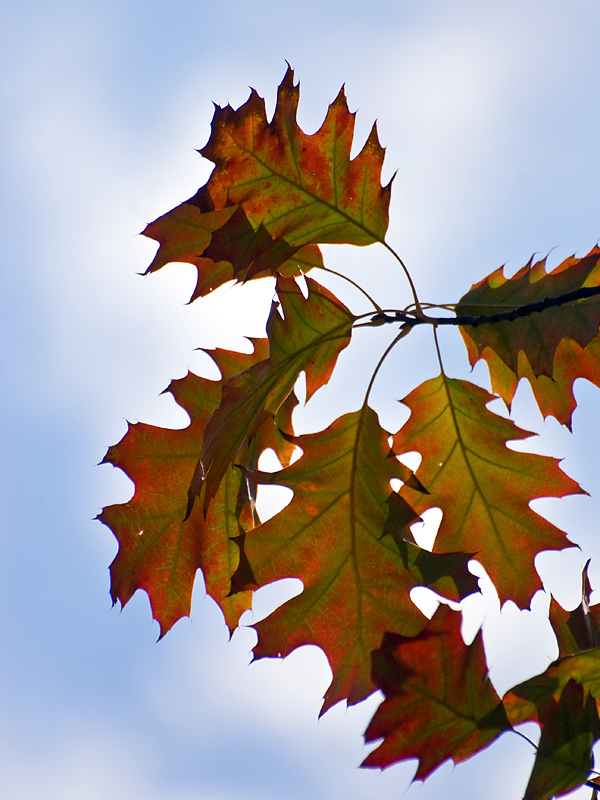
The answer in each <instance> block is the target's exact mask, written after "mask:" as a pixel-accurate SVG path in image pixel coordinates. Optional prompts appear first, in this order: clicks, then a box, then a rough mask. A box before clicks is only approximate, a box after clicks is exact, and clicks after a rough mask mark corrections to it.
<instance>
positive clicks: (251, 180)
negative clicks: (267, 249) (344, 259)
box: [200, 68, 391, 247]
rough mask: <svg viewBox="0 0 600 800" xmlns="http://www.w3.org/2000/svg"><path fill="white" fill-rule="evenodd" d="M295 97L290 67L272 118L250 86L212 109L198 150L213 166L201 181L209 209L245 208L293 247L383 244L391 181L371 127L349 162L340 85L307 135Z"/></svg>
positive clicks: (350, 128)
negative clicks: (234, 102)
mask: <svg viewBox="0 0 600 800" xmlns="http://www.w3.org/2000/svg"><path fill="white" fill-rule="evenodd" d="M299 97H300V89H299V87H298V86H297V85H296V86H294V73H293V71H292V69H291V68H288V70H287V72H286V74H285V76H284V78H283V81H282V82H281V85H280V86H279V89H278V91H277V105H276V107H275V113H274V114H273V118H272V120H271V121H270V122H268V121H267V114H266V109H265V103H264V100H262V99H261V98H260V97H259V96H258V95H257V94H256V92H255V91H254V90H252V92H251V94H250V97H249V98H248V100H247V101H246V102H245V103H244V105H243V106H241V107H240V108H238V109H237V110H234V109H232V108H231V106H226V107H225V108H220V107H219V106H217V107H216V108H215V114H214V117H213V121H212V127H211V135H210V138H209V140H208V143H207V144H206V146H205V147H203V148H202V150H201V151H200V152H201V153H202V155H203V156H204V157H205V158H208V159H209V160H210V161H213V162H214V164H215V165H216V166H215V169H214V171H213V173H212V175H211V176H210V178H209V181H208V184H207V187H206V189H207V192H208V194H209V195H210V199H211V201H212V203H213V204H214V207H215V208H216V209H223V208H226V207H227V206H228V205H230V204H235V205H240V206H242V208H243V209H244V212H245V214H246V216H247V217H248V219H249V220H250V223H251V224H252V227H253V228H254V230H258V228H259V227H261V226H264V227H265V228H266V230H267V231H268V233H269V234H270V236H272V237H273V239H276V240H277V239H284V240H285V241H286V242H287V243H288V244H289V245H291V246H292V247H302V246H304V245H307V244H355V245H368V244H373V243H374V242H382V241H383V239H384V237H385V233H386V230H387V226H388V206H389V199H390V192H391V184H388V185H387V186H385V187H382V186H381V183H380V176H381V168H382V165H383V157H384V150H383V148H382V147H381V145H380V144H379V140H378V138H377V130H376V126H373V129H372V130H371V134H370V135H369V138H368V139H367V141H366V143H365V145H364V146H363V148H362V150H361V151H360V153H359V154H358V155H357V156H356V157H355V158H354V159H352V160H351V159H350V150H351V148H352V142H353V136H354V116H355V115H354V114H351V113H350V112H349V111H348V106H347V103H346V98H345V96H344V92H343V89H342V90H341V91H340V93H339V94H338V96H337V98H336V99H335V100H334V102H333V103H332V104H331V105H330V106H329V110H328V112H327V116H326V117H325V121H324V122H323V124H322V126H321V128H320V129H319V130H318V131H317V132H316V133H314V134H312V135H311V136H307V135H306V134H305V133H304V132H303V131H302V130H301V129H300V127H299V126H298V123H297V120H296V114H297V110H298V101H299Z"/></svg>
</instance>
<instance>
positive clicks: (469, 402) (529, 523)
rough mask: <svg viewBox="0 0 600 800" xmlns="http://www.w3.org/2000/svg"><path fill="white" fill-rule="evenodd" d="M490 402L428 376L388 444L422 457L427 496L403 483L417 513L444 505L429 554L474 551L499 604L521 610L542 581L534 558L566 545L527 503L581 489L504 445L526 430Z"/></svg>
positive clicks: (470, 389) (456, 383)
mask: <svg viewBox="0 0 600 800" xmlns="http://www.w3.org/2000/svg"><path fill="white" fill-rule="evenodd" d="M493 399H494V397H493V395H491V394H489V393H488V392H486V391H485V390H484V389H481V388H480V387H478V386H475V385H474V384H472V383H469V382H468V381H462V380H457V379H454V378H447V377H446V376H445V375H440V376H438V377H437V378H433V379H431V380H429V381H426V382H425V383H423V384H421V386H419V387H418V388H417V389H415V390H414V391H413V392H411V394H410V395H408V397H406V398H405V399H404V400H403V401H402V402H403V403H404V404H405V405H407V406H408V407H409V409H410V410H411V416H410V418H409V420H408V422H407V423H406V424H405V425H404V426H403V427H402V428H401V429H400V430H399V431H398V433H397V434H396V435H395V437H394V445H393V448H394V452H395V453H397V454H398V455H401V454H402V453H408V452H411V451H417V452H419V453H420V454H421V456H422V458H423V460H422V462H421V465H420V466H419V468H418V470H417V476H418V477H419V478H420V480H421V483H422V484H423V485H424V486H425V487H426V488H427V490H428V492H429V494H427V495H424V494H421V493H418V492H415V491H414V490H413V489H411V487H410V486H406V485H405V486H403V487H402V489H401V495H402V497H404V498H405V499H406V500H407V501H408V502H409V503H410V505H411V506H412V507H413V508H414V509H415V510H416V511H417V512H418V513H419V514H422V513H423V512H424V511H425V510H427V509H428V508H435V507H439V508H441V509H442V512H443V517H442V521H441V524H440V528H439V531H438V533H437V536H436V540H435V544H434V548H433V549H434V552H436V553H444V552H450V551H461V552H468V553H476V554H477V555H476V558H477V559H478V560H479V561H481V563H482V564H483V566H484V567H485V569H486V570H487V572H488V574H489V576H490V578H491V579H492V581H493V582H494V584H495V586H496V589H497V590H498V594H499V595H500V599H501V601H502V602H503V601H504V600H507V599H511V600H513V601H514V602H515V603H517V605H519V606H520V607H521V608H523V607H526V606H528V605H529V601H530V599H531V596H532V595H533V593H534V592H535V591H536V590H537V589H538V588H541V586H542V584H541V581H540V579H539V577H538V575H537V573H536V571H535V568H534V558H535V556H536V555H537V554H538V553H539V552H541V551H542V550H559V549H562V548H564V547H568V546H569V544H570V542H569V541H568V540H567V538H566V536H565V535H564V533H562V532H561V531H559V530H558V528H556V527H555V526H554V525H552V524H551V523H550V522H547V521H546V520H545V519H543V518H542V517H540V516H539V515H538V514H536V513H535V512H534V511H532V510H531V508H530V507H529V503H530V502H531V500H533V499H534V498H536V497H562V496H564V495H567V494H576V493H580V492H581V489H580V487H579V486H578V485H577V484H576V483H575V481H573V480H571V479H570V478H569V477H567V476H566V475H565V474H564V472H562V471H561V470H560V469H559V468H558V465H557V461H556V459H553V458H547V457H545V456H539V455H531V454H529V453H520V452H515V451H514V450H509V448H508V447H507V446H506V443H507V442H508V441H511V440H519V439H524V438H526V437H527V436H529V435H530V434H529V433H528V432H527V431H524V430H522V429H521V428H518V427H517V426H516V425H514V424H513V423H512V422H510V421H509V420H507V419H504V418H503V417H499V416H498V415H497V414H493V413H492V412H491V411H488V409H487V408H486V405H487V403H489V402H490V401H491V400H493Z"/></svg>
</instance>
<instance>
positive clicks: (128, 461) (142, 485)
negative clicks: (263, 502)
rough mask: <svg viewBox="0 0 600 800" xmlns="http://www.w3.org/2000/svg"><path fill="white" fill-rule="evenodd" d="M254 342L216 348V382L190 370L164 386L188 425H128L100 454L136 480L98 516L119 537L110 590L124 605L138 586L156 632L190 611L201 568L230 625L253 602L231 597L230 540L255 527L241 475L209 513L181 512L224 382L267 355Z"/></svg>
mask: <svg viewBox="0 0 600 800" xmlns="http://www.w3.org/2000/svg"><path fill="white" fill-rule="evenodd" d="M255 347H256V349H255V352H254V353H252V354H245V353H234V352H226V351H215V361H216V362H217V364H218V366H219V367H220V369H221V371H222V373H223V378H222V379H221V381H210V380H206V379H204V378H199V377H198V376H196V375H194V374H193V373H189V374H188V375H187V377H185V378H183V379H182V380H178V381H173V382H172V383H171V385H170V387H169V391H171V392H172V394H173V396H174V397H175V399H176V400H177V402H178V403H179V404H180V405H181V406H183V408H184V409H185V410H186V411H187V412H188V414H189V415H190V417H191V420H192V421H191V424H190V425H189V426H188V427H187V428H184V429H182V430H171V429H165V428H158V427H155V426H153V425H146V424H144V423H138V424H137V425H131V426H130V427H129V430H128V431H127V433H126V434H125V436H124V438H123V439H122V440H121V441H120V442H119V443H118V444H117V445H115V446H113V447H111V448H110V449H109V451H108V453H107V454H106V457H105V458H104V462H103V463H109V464H113V465H114V466H115V467H119V468H120V469H122V470H123V471H124V472H125V473H126V474H127V475H128V476H129V477H130V478H131V480H132V481H133V482H134V483H135V493H134V495H133V497H132V499H131V500H130V501H129V502H128V503H122V504H119V505H113V506H109V507H107V508H105V509H104V511H103V512H102V514H101V515H100V517H99V519H100V520H101V521H102V522H103V523H104V524H105V525H108V526H109V527H110V528H111V530H112V531H113V533H114V534H115V536H116V538H117V540H118V542H119V551H118V553H117V555H116V557H115V559H114V561H113V563H112V565H111V595H112V598H113V601H114V602H116V601H117V600H119V601H120V602H121V604H122V605H125V604H126V603H127V602H128V601H129V600H130V599H131V597H132V596H133V594H134V592H135V591H136V590H137V589H143V590H144V591H146V592H147V593H148V596H149V599H150V604H151V606H152V613H153V616H154V618H155V619H156V620H157V621H158V623H159V625H160V628H161V636H162V635H164V634H165V633H166V632H167V631H168V630H169V629H170V628H171V627H172V626H173V625H174V623H175V622H176V621H177V620H178V619H180V618H181V617H183V616H187V615H188V614H189V612H190V603H191V596H192V588H193V585H194V579H195V576H196V571H197V570H198V569H202V570H203V571H204V576H205V582H206V589H207V592H208V594H210V595H211V596H212V597H213V598H214V599H215V600H216V602H217V603H218V604H219V605H220V606H221V609H222V611H223V613H224V615H225V619H226V622H227V624H228V626H229V628H230V630H232V629H233V628H234V627H235V626H236V625H237V621H238V619H239V616H240V614H241V613H242V612H243V611H245V610H246V608H248V607H249V605H250V593H245V594H244V595H241V596H235V597H228V593H229V588H230V578H231V575H232V573H233V572H234V571H235V569H236V568H237V566H238V562H239V552H238V548H237V547H236V546H235V545H234V544H233V543H232V542H231V541H230V537H233V536H237V535H239V533H240V531H242V530H244V528H245V527H250V526H251V525H252V518H251V513H250V509H249V506H248V503H247V497H246V495H245V481H242V476H241V474H240V473H239V472H237V473H236V472H234V471H233V470H230V471H229V472H228V474H227V476H226V479H225V480H223V482H222V485H221V486H220V487H219V492H218V494H217V497H216V499H215V502H214V504H213V508H212V509H211V513H210V514H209V515H208V516H207V517H206V518H204V516H203V515H202V513H201V511H200V510H199V509H196V513H192V515H191V516H190V518H189V519H187V520H186V521H184V517H185V514H186V506H187V503H188V488H189V486H190V482H191V481H192V477H193V475H194V470H195V467H196V464H197V462H198V458H199V455H200V448H201V444H202V435H203V431H204V427H205V425H206V422H207V421H208V419H209V417H210V415H211V414H212V413H213V411H214V409H215V408H216V407H217V405H218V404H219V400H220V396H221V386H222V384H223V381H224V379H225V378H226V377H227V375H230V374H232V372H235V371H239V370H240V369H243V368H244V367H245V366H246V365H247V364H251V363H252V361H253V360H255V359H256V358H260V357H261V356H262V355H264V352H265V347H264V344H261V342H256V344H255Z"/></svg>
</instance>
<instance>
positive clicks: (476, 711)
mask: <svg viewBox="0 0 600 800" xmlns="http://www.w3.org/2000/svg"><path fill="white" fill-rule="evenodd" d="M460 629H461V615H460V613H457V612H456V611H452V610H451V609H450V608H449V607H448V606H447V605H443V604H442V605H440V607H439V608H438V610H437V611H436V613H435V614H434V616H433V618H432V619H431V622H430V623H429V624H428V625H427V627H426V628H424V630H422V631H421V632H420V633H419V634H417V635H416V636H413V637H405V636H398V635H397V634H391V633H386V634H385V636H384V638H383V643H382V645H381V647H380V648H379V649H378V650H375V652H374V653H373V680H374V681H375V683H376V684H377V686H378V687H379V688H380V689H381V690H382V692H383V693H384V695H385V699H384V701H383V703H382V704H381V705H380V706H379V708H378V709H377V711H376V712H375V716H374V717H373V719H372V720H371V722H370V723H369V727H368V728H367V730H366V733H365V740H366V741H367V742H373V741H375V740H377V739H380V738H382V739H383V741H382V742H381V744H380V745H379V746H378V747H377V748H376V749H375V750H373V751H372V752H371V753H369V755H368V756H367V757H366V759H365V760H364V761H363V764H362V766H364V767H388V766H390V765H391V764H395V763H396V762H398V761H403V760H404V759H408V758H418V759H419V766H418V769H417V772H416V774H415V780H424V779H425V778H426V777H427V776H428V775H429V774H430V773H431V772H433V770H434V769H436V768H437V767H438V766H439V765H440V764H442V763H443V762H444V761H446V760H447V759H449V758H451V759H452V760H453V761H454V762H455V763H458V762H460V761H464V760H465V759H467V758H469V757H470V756H472V755H473V754H474V753H476V752H479V751H480V750H483V749H484V748H486V747H488V745H490V744H491V743H492V742H493V741H494V739H496V738H497V737H498V736H499V735H500V734H501V733H503V732H504V731H505V730H510V728H511V726H510V723H509V722H508V719H507V717H506V713H505V711H504V708H503V706H502V702H501V700H500V698H499V697H498V695H497V694H496V692H495V690H494V688H493V686H492V684H491V682H490V680H489V677H488V672H487V667H486V663H485V655H484V652H483V644H482V638H481V632H479V633H478V634H477V636H476V637H475V639H474V641H473V642H472V644H470V645H465V643H464V641H463V639H462V636H461V633H460Z"/></svg>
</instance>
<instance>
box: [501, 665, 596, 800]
mask: <svg viewBox="0 0 600 800" xmlns="http://www.w3.org/2000/svg"><path fill="white" fill-rule="evenodd" d="M599 698H600V650H599V649H596V650H588V651H587V652H585V653H579V654H577V655H573V656H568V657H566V658H559V659H558V660H557V661H555V662H553V663H552V664H551V665H550V666H549V667H548V669H547V670H546V671H545V672H544V673H543V674H542V675H537V676H536V677H534V678H530V679H529V680H528V681H525V682H524V683H521V684H519V685H518V686H515V687H514V688H513V689H511V690H510V691H509V692H507V693H506V694H505V695H504V697H503V703H504V707H505V708H506V713H507V716H508V719H509V720H510V722H511V724H512V725H517V724H520V723H522V722H537V723H538V724H539V725H540V728H541V730H542V733H541V738H540V742H539V746H538V752H537V755H536V760H535V764H534V767H533V771H532V774H531V778H530V781H529V784H528V787H527V791H526V793H525V800H550V798H551V797H554V796H560V795H562V794H566V793H567V792H569V791H571V790H573V789H576V788H577V787H578V786H580V785H581V784H582V783H583V782H585V780H586V778H587V776H588V774H589V772H590V770H591V768H592V754H591V749H592V746H593V744H594V742H595V741H597V740H598V739H599V738H600V721H599V718H598V701H599Z"/></svg>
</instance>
